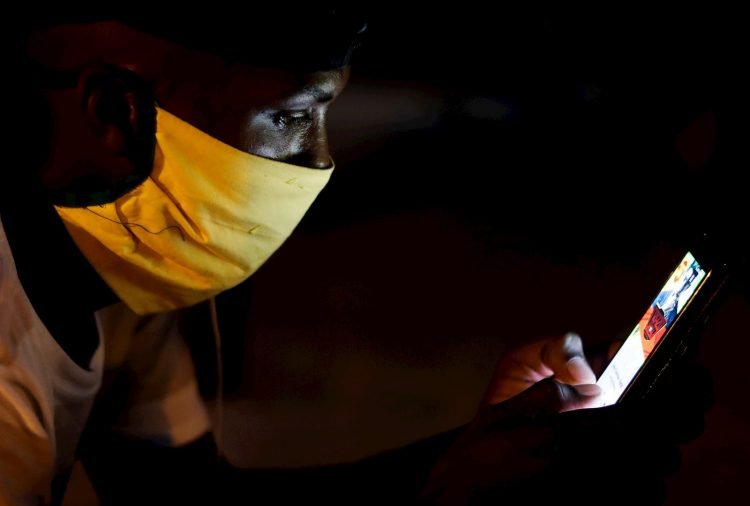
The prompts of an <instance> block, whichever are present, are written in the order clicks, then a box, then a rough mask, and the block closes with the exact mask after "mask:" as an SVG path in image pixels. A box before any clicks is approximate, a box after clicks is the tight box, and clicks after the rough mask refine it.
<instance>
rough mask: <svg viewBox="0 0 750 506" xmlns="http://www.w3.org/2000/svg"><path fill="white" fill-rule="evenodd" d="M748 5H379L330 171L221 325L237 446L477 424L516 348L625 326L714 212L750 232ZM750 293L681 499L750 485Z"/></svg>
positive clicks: (317, 458) (679, 488) (728, 311)
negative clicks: (235, 326) (237, 317)
mask: <svg viewBox="0 0 750 506" xmlns="http://www.w3.org/2000/svg"><path fill="white" fill-rule="evenodd" d="M459 7H461V10H459ZM737 20H738V18H737V16H736V13H731V12H716V11H715V10H713V11H708V10H707V9H705V8H699V9H696V10H694V11H692V12H686V11H681V10H679V9H675V10H674V11H671V12H668V13H657V12H654V11H653V10H642V11H635V10H628V11H620V12H603V11H597V10H585V11H584V10H580V11H575V10H570V9H568V8H565V9H562V8H550V7H546V6H543V5H535V6H534V7H533V8H530V9H527V10H525V11H521V10H513V9H510V8H507V7H505V6H493V7H492V8H491V9H490V8H484V9H478V10H475V9H471V8H469V7H468V6H466V7H464V6H463V5H461V6H458V5H454V6H453V8H451V9H439V8H436V9H435V8H434V9H431V10H430V11H420V10H408V9H401V10H390V9H389V10H386V9H380V10H377V9H375V10H373V12H372V13H371V15H370V22H369V30H368V33H367V35H366V38H365V41H364V45H363V47H362V48H361V49H360V50H359V51H358V53H357V55H356V57H355V60H354V66H353V77H352V81H351V84H350V86H349V87H348V89H347V90H346V91H345V92H344V94H343V95H342V96H341V98H340V99H339V101H338V102H337V103H336V104H335V105H334V106H333V108H332V110H331V117H330V125H329V126H330V134H331V135H330V142H331V146H332V150H333V153H334V156H335V159H336V161H337V169H336V172H335V174H334V177H333V180H332V181H331V184H330V186H329V187H328V188H327V189H326V190H325V191H324V193H323V194H322V195H321V197H320V199H319V200H318V201H317V203H316V204H315V206H314V208H313V209H312V210H311V212H310V213H309V214H308V216H307V217H306V219H305V221H304V222H303V224H302V225H301V227H300V229H299V230H298V231H297V233H296V234H295V236H293V237H292V239H290V240H289V241H288V243H287V244H286V245H285V246H284V248H282V250H281V251H280V252H279V253H277V255H275V256H274V257H273V258H272V259H271V260H270V261H269V262H268V264H267V265H266V266H265V267H264V269H263V270H261V271H260V272H259V273H258V274H257V275H256V276H254V277H253V279H252V280H251V283H249V284H248V285H247V286H246V287H245V289H246V291H247V292H248V293H249V295H250V303H249V305H248V306H249V307H248V308H247V310H246V311H247V315H248V321H249V328H248V330H247V331H246V332H244V336H231V335H229V336H227V335H225V336H224V339H225V341H226V343H225V347H226V349H227V350H229V351H228V352H227V354H228V356H229V357H228V358H229V360H228V362H227V366H228V371H227V372H228V378H227V379H228V383H229V390H230V392H229V393H228V396H229V399H228V402H227V405H226V415H225V425H226V436H225V451H226V453H227V455H228V456H229V458H230V459H231V460H233V461H234V462H235V463H236V464H238V465H242V466H248V467H257V466H299V465H317V464H326V463H333V462H341V461H348V460H353V459H357V458H360V457H362V456H365V455H368V454H372V453H375V452H377V451H380V450H383V449H386V448H392V447H396V446H398V445H402V444H405V443H407V442H410V441H413V440H416V439H418V438H421V437H424V436H427V435H430V434H433V433H436V432H438V431H441V430H444V429H447V428H451V427H454V426H457V425H460V424H462V423H465V422H466V421H467V420H468V419H469V418H470V417H471V416H472V414H473V412H474V410H475V407H476V405H477V402H478V400H479V398H480V396H481V395H482V392H483V388H484V387H485V386H486V383H487V381H488V379H489V377H490V375H491V372H492V368H493V365H494V363H495V361H496V360H497V357H498V356H499V354H500V353H501V352H502V351H503V350H504V349H505V348H506V347H507V346H508V345H511V344H513V343H516V342H521V341H523V340H527V339H532V338H534V337H538V336H543V335H547V334H551V333H559V332H565V331H568V330H576V331H577V332H579V333H580V334H581V335H582V336H583V337H584V339H585V340H587V341H588V342H601V341H608V340H611V339H614V338H617V337H623V336H624V335H625V334H626V333H627V332H628V331H629V329H630V328H632V325H633V324H634V322H635V320H636V319H637V318H639V317H640V315H641V314H642V312H643V310H644V309H645V307H646V305H647V304H648V302H649V301H650V299H651V298H653V296H654V295H655V293H656V291H657V289H658V288H659V287H660V286H661V284H662V283H663V281H664V278H665V276H666V275H667V273H668V272H669V270H670V269H671V267H672V265H673V263H675V262H676V259H677V258H679V257H681V256H682V254H683V253H684V250H683V248H684V244H685V243H686V242H687V241H688V240H689V238H690V236H691V235H692V234H693V233H694V232H695V231H697V230H703V229H706V228H709V229H712V230H715V231H717V232H719V233H720V235H722V236H723V237H725V238H727V240H728V241H729V242H730V243H731V244H732V247H733V248H734V249H735V250H739V248H740V247H741V246H742V245H743V244H746V242H747V231H746V230H747V225H746V223H745V219H746V216H747V213H746V211H744V209H745V207H746V204H745V203H744V200H745V196H744V194H745V190H744V188H745V187H744V185H743V184H742V182H741V181H742V180H743V179H744V176H743V175H742V174H741V173H740V172H741V168H743V167H747V165H746V164H744V163H743V160H744V159H745V157H744V148H742V147H741V143H740V142H739V135H740V134H739V131H740V128H739V127H740V124H741V122H742V121H743V120H742V119H741V116H742V113H741V112H740V109H739V103H740V99H741V95H740V93H739V88H740V86H739V84H738V83H739V81H738V80H737V78H736V77H737V75H738V72H739V68H740V67H741V65H742V63H741V62H743V61H744V59H741V58H739V52H740V46H739V43H738V40H739V33H740V31H739V27H738V24H739V23H738V22H737ZM743 290H744V292H743ZM747 290H748V289H747V286H746V282H745V287H744V289H743V288H740V289H737V290H735V291H734V292H733V293H732V294H731V295H730V297H729V298H728V299H727V302H726V303H725V304H724V306H722V307H721V308H720V309H719V311H718V313H717V315H716V317H715V318H714V320H713V323H712V324H711V325H710V326H709V327H708V329H707V331H706V333H705V336H704V338H703V341H702V343H703V344H702V346H703V347H702V349H701V352H700V360H701V362H702V363H703V364H704V365H706V366H707V367H708V368H709V369H710V370H711V371H712V374H713V376H714V380H715V381H716V397H717V402H716V404H715V406H714V407H713V408H712V410H711V411H710V412H709V414H708V418H707V426H706V430H705V432H704V435H703V436H702V437H701V438H700V439H698V440H697V441H695V442H693V443H690V444H689V445H687V446H686V447H685V448H684V452H683V463H682V466H681V468H680V470H679V471H678V472H677V473H676V475H675V476H673V477H672V478H670V481H669V489H668V504H698V503H703V502H705V501H707V500H711V502H717V503H721V504H734V503H737V502H742V501H741V499H739V498H741V497H743V496H746V493H745V484H744V483H742V479H743V477H746V476H747V475H748V471H749V470H750V436H748V434H750V431H749V430H748V429H750V408H748V405H747V402H746V401H745V399H746V394H745V389H746V388H747V386H748V380H747V378H746V377H745V375H744V374H743V371H744V369H745V357H747V356H748V354H749V353H750V349H749V348H750V345H748V339H747V337H748V331H747V325H748V323H750V320H749V318H748V314H750V311H749V310H750V307H748V306H749V303H748V296H747ZM240 337H241V338H240ZM240 370H241V371H243V372H239V371H240Z"/></svg>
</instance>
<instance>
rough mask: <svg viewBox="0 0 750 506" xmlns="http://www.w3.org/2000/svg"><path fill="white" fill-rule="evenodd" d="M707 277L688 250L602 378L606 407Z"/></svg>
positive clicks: (636, 370) (617, 397) (613, 400)
mask: <svg viewBox="0 0 750 506" xmlns="http://www.w3.org/2000/svg"><path fill="white" fill-rule="evenodd" d="M705 279H706V271H705V270H704V268H703V267H702V266H701V265H700V264H699V263H698V261H697V260H696V259H695V257H694V256H693V254H692V253H690V252H688V253H687V255H685V258H683V259H682V261H681V262H680V263H679V265H678V266H677V268H676V269H675V270H674V272H672V274H671V275H670V276H669V279H668V280H667V282H666V283H665V284H664V287H663V288H662V289H661V291H660V292H659V295H657V296H656V298H655V299H654V301H653V302H652V303H651V305H650V306H649V308H648V309H647V310H646V313H645V314H644V315H643V317H642V318H641V320H640V321H639V322H638V324H637V325H636V326H635V328H634V329H633V331H632V332H631V333H630V335H629V336H628V338H627V339H626V340H625V342H624V343H623V344H622V346H621V347H620V349H619V350H618V351H617V354H615V356H614V357H613V358H612V361H611V362H610V363H609V365H608V366H607V368H606V369H605V370H604V372H603V373H602V375H601V376H600V377H599V380H598V381H597V385H599V386H600V387H601V389H602V397H601V399H602V405H603V406H609V405H611V404H614V403H616V402H617V401H618V400H619V399H620V397H621V396H622V394H623V393H624V392H625V390H626V389H627V388H628V385H629V384H630V382H631V381H633V378H635V376H636V375H637V374H638V371H640V370H641V368H642V367H643V364H645V363H646V361H647V360H648V358H649V356H650V355H651V353H653V351H654V350H655V349H656V347H657V346H658V345H659V343H660V342H661V340H662V338H663V337H664V336H665V334H666V333H667V332H668V331H669V329H670V328H671V327H672V325H673V324H674V322H675V321H676V320H677V318H678V317H679V315H680V314H681V313H682V311H683V310H684V309H685V307H686V306H687V305H688V303H689V302H690V300H691V299H692V298H693V296H694V295H695V294H696V293H697V291H698V290H699V289H700V287H701V285H702V284H703V281H704V280H705Z"/></svg>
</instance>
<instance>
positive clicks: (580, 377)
mask: <svg viewBox="0 0 750 506" xmlns="http://www.w3.org/2000/svg"><path fill="white" fill-rule="evenodd" d="M542 362H543V363H544V365H546V366H547V367H549V368H550V369H551V370H552V372H553V374H554V376H555V379H557V380H558V381H560V382H562V383H567V384H569V385H585V384H594V383H596V375H595V374H594V371H593V370H592V369H591V366H590V365H589V363H588V361H587V360H586V356H585V355H584V353H583V341H582V340H581V337H580V336H579V335H578V334H574V333H572V332H569V333H567V334H565V335H564V336H562V337H561V338H559V339H554V340H550V341H547V342H546V343H545V346H544V347H543V348H542Z"/></svg>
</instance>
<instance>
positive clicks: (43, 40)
mask: <svg viewBox="0 0 750 506" xmlns="http://www.w3.org/2000/svg"><path fill="white" fill-rule="evenodd" d="M28 50H29V53H30V55H31V56H32V58H34V59H35V60H37V61H39V62H40V63H42V64H44V65H47V66H49V67H52V68H59V69H78V68H82V67H84V66H85V65H87V64H92V63H100V64H111V65H117V66H120V67H124V68H128V69H130V70H132V71H134V72H136V73H138V74H139V75H141V76H143V77H144V78H146V79H147V80H149V81H152V82H154V83H155V85H156V86H157V92H160V93H162V94H167V95H175V94H183V93H189V94H191V95H197V94H201V95H217V96H224V97H226V98H227V99H231V100H236V99H241V100H243V101H255V102H258V103H271V102H275V101H280V100H284V99H288V98H290V97H294V96H315V97H318V98H320V99H321V100H325V99H326V97H330V96H333V95H335V94H336V93H337V92H338V91H340V88H341V86H343V83H344V82H345V80H346V77H347V72H346V70H345V69H342V68H338V69H333V70H317V71H308V70H305V71H303V70H299V69H296V70H292V69H289V68H283V67H271V66H259V65H256V64H250V63H243V61H244V60H251V59H252V58H248V59H243V58H240V57H238V56H237V54H236V52H235V54H234V55H226V54H218V53H216V52H212V51H208V50H205V49H200V48H194V47H186V46H185V45H181V44H178V43H176V42H174V41H172V40H167V39H165V38H162V37H157V36H155V35H152V34H149V33H145V32H142V31H140V30H136V29H134V28H132V27H130V26H126V25H123V24H122V23H119V22H114V21H106V22H96V23H85V24H76V25H60V26H54V27H50V28H45V29H43V30H37V31H35V32H32V34H31V36H30V37H29V40H28ZM247 50H248V51H259V48H248V49H247Z"/></svg>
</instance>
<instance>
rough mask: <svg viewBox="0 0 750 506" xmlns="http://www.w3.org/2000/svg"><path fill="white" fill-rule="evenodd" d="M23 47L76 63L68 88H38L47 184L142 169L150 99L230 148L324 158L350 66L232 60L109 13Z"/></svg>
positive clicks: (66, 66)
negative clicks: (47, 131)
mask: <svg viewBox="0 0 750 506" xmlns="http://www.w3.org/2000/svg"><path fill="white" fill-rule="evenodd" d="M60 48H63V49H60ZM29 53H30V55H31V57H32V58H33V59H34V60H36V61H38V62H39V63H41V64H43V65H45V66H47V67H50V68H54V69H59V70H71V69H78V70H79V71H80V74H79V76H78V82H77V85H76V86H75V88H71V89H50V90H46V91H45V94H46V97H47V101H48V103H49V105H50V109H51V112H52V119H53V130H52V132H53V133H52V136H53V138H52V143H51V149H50V153H49V157H48V160H47V163H46V164H45V165H44V167H42V168H41V170H40V174H41V179H42V182H43V184H44V185H45V186H46V188H47V189H48V190H49V191H51V192H53V191H60V190H61V189H64V188H66V187H68V186H69V185H71V184H73V183H74V182H75V181H76V180H78V179H80V178H83V177H87V176H91V175H96V176H97V177H99V178H101V179H103V180H105V181H107V182H110V183H116V182H118V181H121V180H123V179H124V178H126V177H127V176H128V175H129V174H131V173H132V172H133V171H136V170H139V169H140V170H141V171H143V170H144V169H146V170H148V167H147V165H149V164H150V162H151V159H150V157H148V156H143V154H144V153H148V154H151V153H153V139H154V124H153V121H149V119H150V118H151V116H152V114H153V100H154V99H155V100H156V101H157V103H158V104H159V105H160V106H161V107H162V108H164V109H166V110H167V111H169V112H171V113H172V114H174V115H176V116H177V117H179V118H181V119H183V120H184V121H186V122H188V123H190V124H192V125H193V126H195V127H197V128H199V129H200V130H202V131H204V132H205V133H207V134H209V135H211V136H213V137H215V138H217V139H219V140H221V141H223V142H225V143H226V144H229V145H230V146H232V147H234V148H236V149H239V150H242V151H246V152H248V153H252V154H255V155H259V156H262V157H265V158H271V159H274V160H279V161H285V162H288V163H292V164H295V165H301V166H305V167H311V168H327V167H330V166H331V163H332V162H331V157H330V153H329V150H328V137H327V133H326V114H327V112H328V109H329V106H330V104H331V103H332V102H333V101H334V100H335V98H336V97H337V96H338V95H339V94H340V93H341V91H342V90H343V88H344V86H345V84H346V82H347V80H348V77H349V69H348V68H340V69H334V70H328V71H320V72H313V73H306V74H300V73H294V72H291V71H286V70H282V69H269V68H258V67H253V66H250V65H244V64H233V65H230V64H228V63H227V62H225V61H224V60H223V59H222V58H221V57H219V56H216V55H213V54H209V53H206V52H199V51H193V50H189V49H186V48H184V47H181V46H179V45H177V44H174V43H171V42H169V41H166V40H163V39H160V38H158V37H154V36H151V35H148V34H145V33H142V32H139V31H137V30H134V29H131V28H129V27H127V26H124V25H122V24H120V23H116V22H100V23H89V24H84V25H67V26H60V27H54V28H52V29H47V30H44V31H40V32H36V33H35V34H33V35H32V37H31V38H30V42H29ZM123 69H125V70H127V71H130V72H132V75H133V76H135V77H136V79H134V81H135V82H136V83H135V85H133V84H132V83H131V80H130V79H126V80H123V79H122V76H121V74H122V73H123V72H122V70H123ZM138 81H141V82H142V86H139V85H138V84H139V83H138ZM151 90H153V96H150V94H151Z"/></svg>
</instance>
